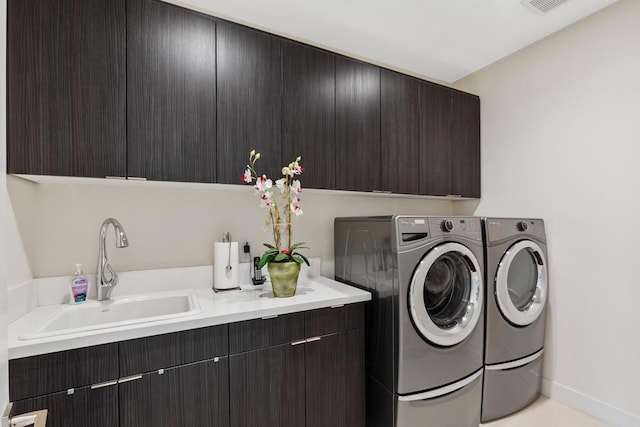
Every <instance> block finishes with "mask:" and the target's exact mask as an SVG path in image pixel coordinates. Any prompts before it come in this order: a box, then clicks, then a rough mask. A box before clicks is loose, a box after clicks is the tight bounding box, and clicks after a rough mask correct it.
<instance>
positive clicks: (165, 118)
mask: <svg viewBox="0 0 640 427" xmlns="http://www.w3.org/2000/svg"><path fill="white" fill-rule="evenodd" d="M215 49H216V27H215V22H214V20H213V18H211V17H209V16H206V15H202V14H198V13H196V12H193V11H190V10H187V9H183V8H180V7H176V6H173V5H170V4H167V3H163V2H158V1H153V0H127V118H128V126H127V144H128V145H127V152H128V158H127V160H128V162H127V163H128V175H129V176H133V177H144V178H147V179H152V180H162V181H195V182H215V180H216V131H215V129H216V127H215V126H216V52H215Z"/></svg>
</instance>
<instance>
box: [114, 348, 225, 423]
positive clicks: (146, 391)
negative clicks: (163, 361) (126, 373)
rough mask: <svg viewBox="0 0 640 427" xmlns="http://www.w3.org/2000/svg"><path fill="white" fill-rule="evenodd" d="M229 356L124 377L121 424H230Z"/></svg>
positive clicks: (121, 384)
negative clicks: (127, 377)
mask: <svg viewBox="0 0 640 427" xmlns="http://www.w3.org/2000/svg"><path fill="white" fill-rule="evenodd" d="M228 362H229V360H228V358H227V357H221V358H219V359H217V360H214V359H212V360H205V361H202V362H197V363H192V364H189V365H182V366H177V367H174V368H168V369H164V370H159V371H154V372H151V373H147V374H144V375H141V376H140V377H139V378H138V377H131V379H124V381H123V379H121V381H122V382H120V384H119V385H118V387H119V394H120V426H121V427H134V426H135V427H139V426H171V427H183V426H184V427H191V426H208V427H209V426H210V427H227V426H228V425H229V393H228V386H229V366H228Z"/></svg>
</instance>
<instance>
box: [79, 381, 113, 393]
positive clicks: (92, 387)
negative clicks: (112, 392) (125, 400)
mask: <svg viewBox="0 0 640 427" xmlns="http://www.w3.org/2000/svg"><path fill="white" fill-rule="evenodd" d="M116 384H118V380H112V381H107V382H104V383H100V384H93V385H92V386H91V390H95V389H97V388H102V387H109V386H112V385H116ZM67 394H69V392H68V391H67Z"/></svg>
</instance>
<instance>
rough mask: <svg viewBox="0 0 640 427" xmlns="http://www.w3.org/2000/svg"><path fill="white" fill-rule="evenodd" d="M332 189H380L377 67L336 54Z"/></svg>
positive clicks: (378, 82)
mask: <svg viewBox="0 0 640 427" xmlns="http://www.w3.org/2000/svg"><path fill="white" fill-rule="evenodd" d="M336 189H338V190H357V191H372V190H381V189H382V186H381V181H380V68H378V67H376V66H373V65H370V64H365V63H363V62H359V61H355V60H351V59H348V58H343V57H336Z"/></svg>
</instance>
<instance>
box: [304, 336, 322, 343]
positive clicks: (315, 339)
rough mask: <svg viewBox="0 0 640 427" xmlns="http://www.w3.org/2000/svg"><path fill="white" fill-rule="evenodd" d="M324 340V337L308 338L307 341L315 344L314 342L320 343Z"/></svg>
mask: <svg viewBox="0 0 640 427" xmlns="http://www.w3.org/2000/svg"><path fill="white" fill-rule="evenodd" d="M321 339H322V337H313V338H307V339H306V340H305V341H306V342H314V341H320V340H321Z"/></svg>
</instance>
